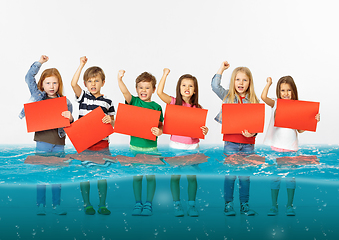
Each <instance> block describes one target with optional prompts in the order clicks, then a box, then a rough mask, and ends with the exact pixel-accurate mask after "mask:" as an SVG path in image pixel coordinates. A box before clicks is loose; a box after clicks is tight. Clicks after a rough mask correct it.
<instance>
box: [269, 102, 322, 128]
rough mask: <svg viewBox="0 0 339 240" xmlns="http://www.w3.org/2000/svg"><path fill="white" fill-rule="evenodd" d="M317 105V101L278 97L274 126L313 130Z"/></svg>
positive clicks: (315, 124)
mask: <svg viewBox="0 0 339 240" xmlns="http://www.w3.org/2000/svg"><path fill="white" fill-rule="evenodd" d="M319 105H320V103H319V102H307V101H299V100H287V99H278V100H277V110H276V112H275V122H274V126H275V127H283V128H291V129H298V130H306V131H313V132H315V131H316V129H317V120H316V119H315V116H316V115H317V114H318V113H319Z"/></svg>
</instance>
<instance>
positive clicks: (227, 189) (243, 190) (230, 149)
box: [224, 141, 254, 203]
mask: <svg viewBox="0 0 339 240" xmlns="http://www.w3.org/2000/svg"><path fill="white" fill-rule="evenodd" d="M253 152H254V144H245V143H235V142H228V141H225V142H224V153H225V154H226V155H231V154H234V153H244V154H251V153H253ZM236 178H237V176H234V175H226V176H225V180H224V199H225V202H232V201H233V199H234V197H233V195H234V183H235V180H236ZM238 178H239V199H240V203H244V202H248V200H249V196H250V177H249V176H238Z"/></svg>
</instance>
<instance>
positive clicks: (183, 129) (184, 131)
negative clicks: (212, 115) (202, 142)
mask: <svg viewBox="0 0 339 240" xmlns="http://www.w3.org/2000/svg"><path fill="white" fill-rule="evenodd" d="M206 116H207V110H206V109H201V108H192V107H184V106H179V105H171V104H167V106H166V112H165V118H164V129H163V133H165V134H171V135H178V136H185V137H192V138H201V139H204V138H205V136H204V135H203V134H202V130H201V128H200V127H202V126H205V124H206Z"/></svg>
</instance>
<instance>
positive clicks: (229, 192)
mask: <svg viewBox="0 0 339 240" xmlns="http://www.w3.org/2000/svg"><path fill="white" fill-rule="evenodd" d="M229 67H230V65H229V63H228V62H227V61H225V62H223V63H222V64H221V66H220V68H219V70H218V72H217V74H215V75H214V77H213V79H212V84H211V85H212V90H213V92H215V93H216V94H217V95H218V97H219V98H220V99H221V100H222V101H223V103H239V104H243V103H259V100H258V98H257V96H256V95H255V92H254V85H253V77H252V73H251V71H250V70H249V69H248V68H247V67H238V68H236V69H234V71H233V73H232V76H231V81H230V86H229V89H227V90H226V89H224V88H223V87H222V86H221V85H220V83H221V77H222V74H223V72H224V71H225V70H226V69H228V68H229ZM215 120H216V121H217V122H218V123H222V112H221V111H220V112H219V114H218V115H217V116H216V118H215ZM255 136H256V133H249V132H248V131H247V130H246V129H244V131H243V132H242V134H224V136H223V140H224V152H225V154H227V155H229V154H233V153H245V154H248V153H253V151H254V144H255ZM235 180H236V176H233V175H226V176H225V181H224V198H225V209H224V214H225V215H226V216H235V211H234V208H233V193H234V183H235ZM249 190H250V177H249V176H239V198H240V212H241V213H242V214H245V215H248V216H250V215H254V214H255V212H254V211H253V210H251V209H250V207H249V204H248V201H249Z"/></svg>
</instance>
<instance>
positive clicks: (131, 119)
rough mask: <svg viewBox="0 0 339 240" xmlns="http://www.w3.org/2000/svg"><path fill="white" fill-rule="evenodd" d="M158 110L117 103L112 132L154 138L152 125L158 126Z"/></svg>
mask: <svg viewBox="0 0 339 240" xmlns="http://www.w3.org/2000/svg"><path fill="white" fill-rule="evenodd" d="M160 114H161V112H160V111H157V110H153V109H148V108H142V107H137V106H132V105H127V104H123V103H119V107H118V111H117V116H116V120H115V124H114V132H116V133H121V134H126V135H130V136H134V137H139V138H145V139H149V140H153V141H155V140H156V136H155V135H153V134H152V132H151V129H152V127H158V125H159V119H160Z"/></svg>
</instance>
